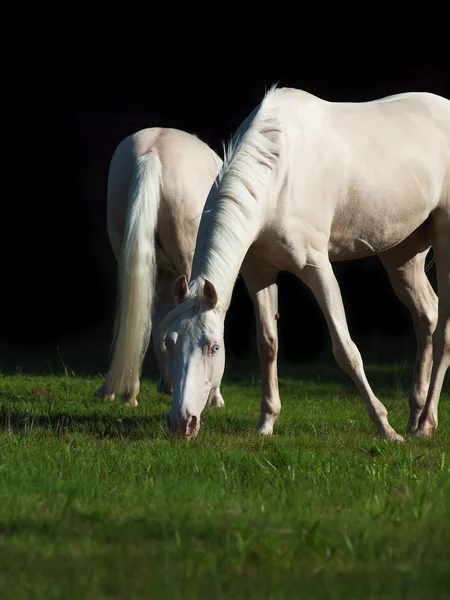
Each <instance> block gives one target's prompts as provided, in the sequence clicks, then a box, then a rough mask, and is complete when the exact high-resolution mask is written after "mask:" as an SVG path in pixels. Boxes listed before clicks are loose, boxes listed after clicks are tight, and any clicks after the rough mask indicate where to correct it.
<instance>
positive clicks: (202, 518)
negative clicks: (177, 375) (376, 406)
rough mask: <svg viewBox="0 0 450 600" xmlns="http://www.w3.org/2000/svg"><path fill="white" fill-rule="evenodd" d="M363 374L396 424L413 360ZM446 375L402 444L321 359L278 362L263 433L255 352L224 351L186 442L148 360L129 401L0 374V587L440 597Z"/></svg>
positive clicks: (447, 452)
mask: <svg viewBox="0 0 450 600" xmlns="http://www.w3.org/2000/svg"><path fill="white" fill-rule="evenodd" d="M56 371H57V372H56ZM366 371H367V374H368V378H369V381H370V382H371V384H372V386H373V388H374V390H375V391H376V393H377V394H378V395H379V397H380V398H381V399H382V401H383V402H384V403H385V404H386V406H387V408H388V411H389V415H390V421H391V424H392V425H393V426H394V427H395V428H396V430H397V431H399V432H400V433H402V434H403V433H404V430H405V426H406V422H407V416H408V407H407V393H408V389H409V383H410V377H411V368H410V366H409V365H407V364H397V363H392V362H391V363H389V365H387V364H386V365H383V364H372V365H371V364H367V365H366ZM448 375H449V374H447V378H446V382H445V384H444V393H443V395H442V397H441V402H440V411H439V416H440V422H439V428H438V431H437V433H436V434H435V436H434V437H433V438H432V439H430V440H417V439H414V438H411V437H410V436H407V439H406V442H405V444H403V445H402V444H389V443H386V442H383V441H379V440H377V438H376V436H375V431H374V428H373V426H372V423H371V422H370V420H369V418H368V417H367V415H366V412H365V408H364V404H363V402H362V400H361V399H360V397H359V396H358V394H357V392H356V389H355V388H354V386H353V383H352V382H351V380H350V379H349V378H348V376H347V375H346V374H345V373H342V372H341V371H340V370H339V368H338V367H337V366H335V365H334V364H333V362H332V360H330V361H326V362H323V363H320V362H318V363H316V364H304V365H295V366H293V365H288V364H281V365H280V367H279V376H280V382H279V383H280V393H281V398H282V412H281V416H280V418H279V420H278V422H277V424H276V427H275V434H274V435H273V436H272V437H271V438H261V437H259V436H257V435H256V434H255V432H254V429H255V425H256V423H257V420H258V416H259V398H260V387H259V375H258V365H257V363H256V362H254V361H249V362H245V361H244V362H243V361H235V363H233V362H231V363H229V364H228V365H227V369H226V375H225V380H224V384H223V387H222V391H223V395H224V399H225V403H226V407H225V408H224V409H207V410H206V411H205V413H204V417H203V419H202V429H201V432H200V434H199V436H198V438H196V439H194V440H192V441H190V442H186V441H184V440H174V439H171V438H169V436H168V434H167V431H166V424H165V423H166V421H165V418H166V413H167V410H168V407H169V403H170V399H168V398H167V397H165V396H162V395H159V394H157V392H156V373H150V374H149V375H148V376H147V377H146V378H144V380H143V383H142V391H141V395H140V404H139V406H138V407H137V408H130V407H125V406H123V405H121V404H120V403H119V402H118V401H114V402H106V401H100V400H99V399H97V398H94V397H93V393H94V391H95V389H96V387H97V386H98V385H99V384H100V381H101V377H100V375H99V376H95V375H93V374H90V375H85V374H83V373H80V372H77V369H76V368H75V367H71V366H69V365H67V364H65V363H64V364H63V366H62V367H61V369H59V370H55V369H53V368H51V366H50V365H49V368H48V369H47V372H45V369H43V370H41V372H31V371H30V372H28V371H27V369H25V368H20V367H17V369H16V371H15V372H14V371H12V370H10V371H4V372H3V374H2V375H1V376H0V597H1V598H4V599H5V600H6V599H8V600H14V599H22V598H27V599H31V598H45V599H46V600H51V599H53V598H65V600H69V599H75V598H77V599H78V598H80V599H81V598H82V599H86V600H90V599H92V600H94V599H95V600H100V599H103V598H127V599H132V598H151V599H159V598H174V599H191V598H192V599H194V598H215V599H221V598H224V599H225V598H226V599H231V598H246V599H249V598H264V599H266V598H267V599H274V600H275V599H276V600H280V599H284V598H295V599H303V598H305V599H312V598H314V599H315V598H320V599H321V598H324V599H338V598H339V599H340V598H346V599H347V598H352V599H353V598H355V599H356V598H357V599H378V598H380V599H381V598H395V599H400V598H408V600H411V599H415V598H434V599H440V598H442V599H443V598H449V597H450V386H449V376H448Z"/></svg>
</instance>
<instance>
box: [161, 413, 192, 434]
mask: <svg viewBox="0 0 450 600" xmlns="http://www.w3.org/2000/svg"><path fill="white" fill-rule="evenodd" d="M167 426H168V428H169V431H170V432H171V433H172V434H173V435H181V436H184V437H185V438H187V439H190V438H192V437H195V436H196V435H197V433H198V430H199V429H200V418H199V417H197V415H186V416H185V417H184V416H181V415H179V414H171V413H170V412H169V413H168V414H167Z"/></svg>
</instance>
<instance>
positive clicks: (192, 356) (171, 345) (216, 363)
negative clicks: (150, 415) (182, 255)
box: [160, 275, 225, 439]
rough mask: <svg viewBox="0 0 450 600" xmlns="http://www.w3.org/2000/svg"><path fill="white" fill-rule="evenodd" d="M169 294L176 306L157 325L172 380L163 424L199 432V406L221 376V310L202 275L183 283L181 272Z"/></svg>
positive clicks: (174, 430) (192, 433)
mask: <svg viewBox="0 0 450 600" xmlns="http://www.w3.org/2000/svg"><path fill="white" fill-rule="evenodd" d="M174 296H175V301H176V302H177V306H175V308H174V309H173V310H172V311H171V312H170V313H169V314H168V315H167V316H166V318H165V319H164V321H163V323H162V324H161V329H160V332H161V335H160V340H161V342H162V344H161V345H162V347H161V350H162V351H163V352H164V353H165V354H166V356H167V360H168V370H169V374H170V379H171V382H172V385H173V396H172V406H171V409H170V412H169V413H168V415H167V424H168V427H169V429H170V431H171V432H172V433H173V434H178V435H182V436H184V437H186V438H187V439H189V438H192V437H195V436H196V435H197V433H198V432H199V429H200V419H201V414H202V411H203V409H204V408H205V406H206V404H207V403H208V401H209V399H210V397H211V396H212V394H213V393H214V391H215V389H216V388H217V387H219V386H220V382H221V380H222V376H223V372H224V368H225V348H224V340H223V332H224V321H225V311H223V310H221V309H220V305H219V302H218V298H217V293H216V289H215V287H214V285H213V284H212V283H211V282H210V281H208V280H207V279H201V278H199V279H197V280H195V281H194V282H192V284H191V289H189V287H188V282H187V279H186V277H185V276H184V275H183V276H181V277H179V278H178V279H177V280H176V281H175V284H174Z"/></svg>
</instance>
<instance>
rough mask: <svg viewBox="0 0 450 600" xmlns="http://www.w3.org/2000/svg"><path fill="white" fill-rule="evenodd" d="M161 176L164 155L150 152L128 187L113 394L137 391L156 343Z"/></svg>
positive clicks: (110, 382) (109, 382)
mask: <svg viewBox="0 0 450 600" xmlns="http://www.w3.org/2000/svg"><path fill="white" fill-rule="evenodd" d="M160 181H161V162H160V160H159V158H158V156H157V155H156V154H154V153H152V152H149V153H148V154H144V155H143V156H141V157H140V158H138V159H137V165H136V168H135V172H134V174H133V178H132V180H131V183H130V188H129V192H128V193H129V196H128V210H127V222H126V227H125V235H124V239H123V243H122V251H121V256H120V261H119V265H118V270H119V306H118V308H117V314H116V322H115V331H114V339H113V345H114V351H113V358H112V363H111V368H110V370H109V373H108V376H107V381H106V390H105V391H106V393H107V394H111V393H125V394H126V393H130V392H133V391H134V390H135V386H136V385H137V384H138V380H139V377H140V374H141V368H142V361H143V359H144V355H145V352H146V351H147V348H148V345H149V342H150V333H151V327H152V322H151V310H152V302H153V295H154V289H155V280H156V252H155V230H156V224H157V217H158V208H159V202H160V189H161V185H160Z"/></svg>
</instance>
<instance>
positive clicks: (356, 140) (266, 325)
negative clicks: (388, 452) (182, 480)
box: [161, 87, 450, 441]
mask: <svg viewBox="0 0 450 600" xmlns="http://www.w3.org/2000/svg"><path fill="white" fill-rule="evenodd" d="M218 180H219V185H218V186H213V187H212V188H211V192H210V194H209V197H208V199H207V202H206V207H208V206H209V210H208V211H205V213H204V214H203V216H202V220H201V224H200V229H199V233H198V236H197V244H196V249H195V254H194V260H193V265H192V273H191V278H190V281H189V284H188V281H187V280H186V278H185V277H183V276H182V277H180V278H179V279H178V280H177V281H176V283H175V288H174V290H175V294H176V295H177V297H178V298H184V300H183V301H182V302H181V303H180V304H179V305H178V306H177V307H174V309H173V310H172V311H171V312H170V313H169V314H168V315H167V317H166V319H165V321H164V323H163V324H162V330H161V340H162V341H163V342H164V345H165V346H166V348H167V351H168V352H169V353H170V354H171V355H172V356H171V359H170V369H171V375H172V383H173V399H172V407H171V410H170V412H169V414H168V417H167V418H168V424H169V427H170V429H171V430H172V432H174V433H180V434H182V435H184V436H186V437H187V438H189V437H192V436H194V435H196V434H197V432H198V430H199V427H200V416H201V413H202V410H203V408H204V406H205V403H206V399H207V397H208V394H209V391H210V389H211V388H212V387H216V386H218V385H219V383H220V381H221V378H222V376H223V370H224V361H225V350H224V345H223V329H224V319H225V315H226V312H227V310H228V307H229V304H230V299H231V295H232V290H233V286H234V283H235V280H236V278H237V276H238V273H239V270H240V271H241V273H242V275H243V277H244V279H245V282H246V285H247V287H248V289H249V291H250V293H251V295H252V297H253V298H254V305H255V311H256V322H257V344H258V353H259V359H260V364H261V376H262V403H261V418H260V421H259V424H258V426H257V430H258V431H259V432H260V433H262V434H271V433H272V431H273V426H274V423H275V421H276V419H277V417H278V415H279V413H280V407H281V404H280V396H279V392H278V379H277V363H276V361H277V349H278V341H277V323H276V319H277V317H278V310H277V283H276V282H277V274H278V272H279V271H281V270H285V271H290V272H291V273H294V274H295V275H297V276H298V277H299V278H300V279H301V280H302V281H303V282H304V283H305V284H306V285H307V286H309V288H310V289H311V290H312V292H313V294H314V296H315V298H316V300H317V302H318V303H319V305H320V307H321V310H322V312H323V314H324V317H325V319H326V322H327V325H328V329H329V332H330V336H331V341H332V348H333V353H334V356H335V359H336V361H337V363H338V364H339V366H340V367H341V368H342V369H343V370H344V371H346V372H347V373H348V374H349V375H350V377H351V378H352V379H353V381H354V382H355V384H356V387H357V388H358V390H359V392H360V394H361V395H362V397H363V398H364V401H365V404H366V408H367V412H368V414H369V417H370V418H371V420H372V421H373V423H374V424H375V426H376V429H377V431H378V434H379V436H380V437H381V438H385V439H388V440H397V441H403V438H402V437H401V436H400V435H399V434H397V433H396V432H395V431H394V429H393V428H392V427H391V425H390V424H389V421H388V418H387V410H386V408H385V406H384V405H383V404H382V403H381V402H380V401H379V400H378V398H377V397H376V396H375V394H374V392H373V391H372V388H371V387H370V384H369V382H368V380H367V377H366V374H365V371H364V367H363V362H362V359H361V355H360V353H359V350H358V348H357V347H356V345H355V343H354V342H353V341H352V339H351V337H350V333H349V330H348V325H347V321H346V316H345V311H344V306H343V303H342V297H341V292H340V289H339V285H338V282H337V280H336V277H335V275H334V272H333V268H332V265H331V262H332V261H341V260H352V259H357V258H361V257H366V256H370V255H374V254H376V255H378V256H379V257H380V259H381V261H382V263H383V265H384V266H385V268H386V269H387V272H388V274H389V277H390V280H391V283H392V285H393V288H394V290H395V292H396V294H397V295H398V297H399V298H400V299H401V300H402V302H403V303H404V304H405V305H406V306H407V307H408V309H409V311H410V313H411V316H412V319H413V322H414V328H415V332H416V336H417V357H416V363H415V370H414V375H413V383H412V389H411V393H410V398H409V403H410V415H409V422H408V426H407V431H409V432H414V433H416V434H417V435H423V436H425V435H431V434H432V433H433V432H434V431H435V429H436V427H437V424H438V414H437V413H438V410H437V409H438V402H439V397H440V393H441V388H442V385H443V381H444V376H445V373H446V371H447V368H448V367H449V363H450V101H449V100H447V99H444V98H442V97H440V96H437V95H434V94H430V93H404V94H398V95H395V96H390V97H388V98H382V99H379V100H375V101H371V102H362V103H353V102H328V101H325V100H323V99H320V98H317V97H316V96H313V95H311V94H309V93H306V92H304V91H300V90H295V89H286V88H282V89H279V88H276V87H273V88H271V89H270V90H269V91H268V92H267V94H266V95H265V97H264V99H263V101H262V102H261V104H260V105H259V106H258V107H257V108H256V109H255V110H254V111H253V112H252V113H251V114H250V115H249V117H247V119H246V120H245V121H244V122H243V123H242V124H241V126H240V127H239V128H238V130H237V132H236V134H235V136H234V139H233V141H232V150H231V152H230V154H229V156H228V157H226V158H225V161H224V165H223V166H222V169H221V172H220V174H219V177H218ZM430 247H432V248H433V250H434V257H435V262H436V267H437V277H438V292H439V303H438V298H437V296H436V294H435V293H434V291H433V289H432V287H431V285H430V283H429V281H428V278H427V277H426V274H425V271H424V265H425V258H426V255H427V253H428V251H429V249H430Z"/></svg>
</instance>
